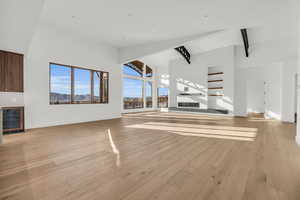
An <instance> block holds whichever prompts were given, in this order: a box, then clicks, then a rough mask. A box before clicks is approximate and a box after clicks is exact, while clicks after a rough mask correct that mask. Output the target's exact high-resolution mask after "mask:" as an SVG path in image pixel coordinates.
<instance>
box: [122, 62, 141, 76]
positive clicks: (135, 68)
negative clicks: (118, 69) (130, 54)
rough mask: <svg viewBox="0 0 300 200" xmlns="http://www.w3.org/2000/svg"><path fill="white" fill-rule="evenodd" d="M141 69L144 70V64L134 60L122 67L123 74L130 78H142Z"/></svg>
mask: <svg viewBox="0 0 300 200" xmlns="http://www.w3.org/2000/svg"><path fill="white" fill-rule="evenodd" d="M143 69H144V63H142V62H140V61H137V60H136V61H133V62H130V63H127V64H125V65H124V66H123V74H125V75H130V76H137V77H142V76H143Z"/></svg>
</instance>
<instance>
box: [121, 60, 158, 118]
mask: <svg viewBox="0 0 300 200" xmlns="http://www.w3.org/2000/svg"><path fill="white" fill-rule="evenodd" d="M139 62H141V61H139ZM124 65H125V64H123V65H122V67H123V66H124ZM146 67H147V65H146V64H145V63H143V74H142V76H141V77H139V76H132V75H128V74H124V73H123V72H122V81H123V79H124V78H129V79H135V80H141V81H142V82H143V83H142V84H143V108H129V109H125V108H124V92H123V89H124V86H123V88H122V93H123V95H122V110H123V112H131V111H138V110H154V109H155V104H154V101H155V90H154V88H155V79H154V74H155V71H154V69H153V68H151V67H150V66H148V67H149V68H150V69H151V70H152V76H151V77H147V76H146ZM147 81H149V82H151V83H152V91H151V93H152V107H147V103H146V83H147Z"/></svg>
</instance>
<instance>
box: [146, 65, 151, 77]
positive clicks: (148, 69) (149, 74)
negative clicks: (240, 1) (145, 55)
mask: <svg viewBox="0 0 300 200" xmlns="http://www.w3.org/2000/svg"><path fill="white" fill-rule="evenodd" d="M146 77H152V69H151V68H150V67H148V66H146Z"/></svg>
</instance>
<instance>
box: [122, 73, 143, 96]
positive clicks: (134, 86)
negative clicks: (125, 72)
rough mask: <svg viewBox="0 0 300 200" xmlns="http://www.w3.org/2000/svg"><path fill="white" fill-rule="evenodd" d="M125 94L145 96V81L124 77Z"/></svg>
mask: <svg viewBox="0 0 300 200" xmlns="http://www.w3.org/2000/svg"><path fill="white" fill-rule="evenodd" d="M123 96H124V97H125V98H126V97H139V98H142V97H143V81H142V80H136V79H130V78H124V79H123Z"/></svg>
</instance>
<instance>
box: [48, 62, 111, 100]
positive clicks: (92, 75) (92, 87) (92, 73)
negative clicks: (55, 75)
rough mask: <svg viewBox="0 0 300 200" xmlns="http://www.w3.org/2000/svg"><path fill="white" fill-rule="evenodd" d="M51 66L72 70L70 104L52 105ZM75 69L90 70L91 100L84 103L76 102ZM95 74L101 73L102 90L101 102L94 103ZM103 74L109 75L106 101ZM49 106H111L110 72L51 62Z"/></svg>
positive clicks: (100, 93)
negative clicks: (105, 98)
mask: <svg viewBox="0 0 300 200" xmlns="http://www.w3.org/2000/svg"><path fill="white" fill-rule="evenodd" d="M51 65H58V66H62V67H69V68H70V69H71V77H70V78H71V99H70V102H64V103H52V102H51V91H52V90H51ZM74 69H83V70H88V71H89V72H90V86H91V87H90V95H91V98H90V100H89V101H82V102H74V86H75V85H74V83H75V81H74ZM94 72H99V73H100V75H101V77H100V88H99V90H100V91H99V95H100V102H96V101H94ZM103 73H106V74H107V100H106V101H104V99H103V95H104V94H103V93H102V91H103V92H104V90H103V83H104V79H103ZM48 93H49V104H50V105H68V104H109V72H106V71H101V70H95V69H90V68H85V67H78V66H73V65H65V64H59V63H54V62H50V63H49V92H48Z"/></svg>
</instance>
